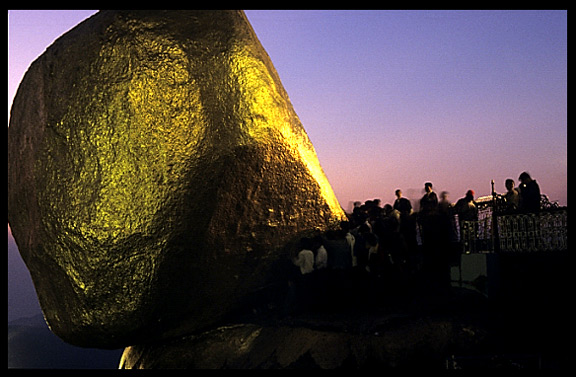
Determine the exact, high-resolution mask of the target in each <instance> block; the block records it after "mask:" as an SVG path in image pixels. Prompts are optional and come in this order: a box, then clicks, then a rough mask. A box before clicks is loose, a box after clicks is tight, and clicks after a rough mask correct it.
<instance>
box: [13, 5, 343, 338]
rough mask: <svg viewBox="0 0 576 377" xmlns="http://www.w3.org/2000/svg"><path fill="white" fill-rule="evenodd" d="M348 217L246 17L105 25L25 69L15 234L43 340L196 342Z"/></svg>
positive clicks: (93, 21)
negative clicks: (294, 252) (294, 248)
mask: <svg viewBox="0 0 576 377" xmlns="http://www.w3.org/2000/svg"><path fill="white" fill-rule="evenodd" d="M343 217H344V213H343V211H342V209H341V208H340V206H339V205H338V202H337V200H336V198H335V196H334V194H333V192H332V189H331V188H330V184H329V183H328V181H327V180H326V177H325V176H324V173H323V171H322V168H321V167H320V164H319V162H318V160H317V157H316V153H315V151H314V148H313V146H312V144H311V143H310V141H309V139H308V137H307V135H306V133H305V131H304V129H303V127H302V125H301V123H300V121H299V119H298V117H297V115H296V113H295V112H294V109H293V108H292V105H291V103H290V100H289V98H288V95H287V94H286V92H285V90H284V88H283V87H282V84H281V82H280V79H279V77H278V75H277V73H276V71H275V69H274V67H273V65H272V62H271V61H270V58H269V57H268V55H267V54H266V52H265V51H264V49H263V47H262V46H261V45H260V42H259V41H258V39H257V37H256V35H255V34H254V31H253V30H252V28H251V26H250V24H249V22H248V20H247V19H246V17H245V15H244V14H243V13H242V12H241V11H182V10H173V11H162V10H153V11H129V10H122V11H101V12H99V13H98V14H96V15H95V16H93V17H91V18H90V19H88V20H86V21H84V22H83V23H81V24H80V25H78V26H77V27H75V28H74V29H72V30H71V31H70V32H68V33H66V34H65V35H64V36H62V37H61V38H59V39H58V40H57V41H56V42H55V43H54V44H53V45H52V46H50V47H49V48H48V49H47V50H46V51H45V52H44V54H42V55H41V56H40V57H39V58H38V59H37V60H36V61H35V62H34V63H33V64H32V65H31V66H30V68H29V69H28V72H27V73H26V75H25V77H24V79H23V81H22V83H21V85H20V87H19V89H18V92H17V94H16V97H15V99H14V104H13V106H12V109H11V117H10V127H9V129H8V220H9V223H10V226H11V229H12V233H13V235H14V238H15V240H16V242H17V244H18V249H19V251H20V253H21V255H22V257H23V259H24V261H25V263H26V265H27V267H28V268H29V270H30V274H31V276H32V279H33V281H34V285H35V288H36V291H37V293H38V297H39V301H40V304H41V307H42V310H43V312H44V315H45V317H46V320H47V321H48V323H49V325H50V328H51V329H52V331H54V333H56V334H57V335H58V336H60V337H61V338H62V339H64V340H65V341H67V342H70V343H72V344H75V345H80V346H84V347H102V348H116V347H120V346H127V345H131V344H137V343H140V342H145V341H152V340H154V339H156V340H157V339H162V338H172V337H175V336H178V335H182V334H186V333H190V332H192V331H197V330H199V329H202V328H206V327H207V326H210V325H212V324H214V323H216V322H217V321H219V320H220V319H221V318H222V317H223V316H225V315H227V313H229V312H230V311H233V310H236V309H237V308H238V307H239V306H242V305H243V302H245V301H246V300H249V299H250V296H251V295H252V294H253V293H255V292H260V291H261V290H262V289H268V288H269V287H271V286H273V285H274V284H275V282H276V281H278V280H281V279H284V277H283V276H282V274H283V271H286V269H285V268H284V265H283V264H284V263H290V262H289V258H288V255H289V252H290V246H291V245H292V244H293V242H294V240H298V239H299V238H300V237H301V236H302V235H303V234H307V233H309V232H311V231H314V230H326V229H327V228H328V227H329V226H330V225H331V224H333V223H335V222H336V223H337V222H338V220H340V219H343Z"/></svg>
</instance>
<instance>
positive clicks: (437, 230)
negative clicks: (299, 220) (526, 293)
mask: <svg viewBox="0 0 576 377" xmlns="http://www.w3.org/2000/svg"><path fill="white" fill-rule="evenodd" d="M519 180H520V182H521V184H520V185H519V187H518V188H516V187H514V180H512V179H508V180H506V182H505V187H506V189H507V192H506V193H505V194H502V195H499V194H496V193H495V192H493V193H492V194H493V197H494V199H495V200H496V199H498V201H499V203H500V205H501V208H503V209H504V211H505V212H507V213H515V212H536V211H538V210H539V208H540V188H539V186H538V184H537V183H536V181H535V180H533V179H532V178H531V177H530V175H529V174H528V173H526V172H524V173H522V174H521V175H520V177H519ZM424 191H425V194H424V195H423V196H422V198H421V199H420V201H419V210H418V211H417V212H416V211H414V210H413V208H412V203H411V202H410V200H408V199H407V198H405V197H404V196H403V194H402V190H401V189H397V190H396V192H395V195H396V200H395V201H394V203H393V204H385V205H384V206H381V201H380V200H379V199H374V200H367V201H365V202H364V203H361V202H355V203H354V209H353V210H352V213H349V214H347V216H348V221H342V222H341V223H340V227H339V229H336V230H330V231H328V232H326V233H325V234H319V235H317V236H316V237H311V238H310V237H306V238H302V240H301V242H300V247H299V252H298V254H297V255H296V256H295V257H294V259H293V263H294V265H295V266H296V268H295V270H294V274H293V277H292V279H291V280H290V286H291V290H290V295H291V297H289V299H290V300H292V301H294V302H295V303H297V304H298V305H300V306H304V307H309V306H314V305H316V306H318V307H321V306H326V305H327V304H331V305H334V304H336V305H337V304H338V303H344V302H346V303H348V304H349V303H350V302H356V303H367V304H369V303H371V302H376V301H378V300H381V299H382V295H383V294H384V295H388V296H394V295H406V294H409V293H426V292H432V293H442V292H445V291H447V290H448V289H449V288H450V285H451V276H450V268H451V266H453V265H457V263H458V261H459V258H460V251H461V245H460V244H459V240H460V235H459V232H460V229H461V225H462V222H463V221H473V220H478V207H477V203H476V202H475V200H474V195H475V193H474V191H473V190H468V191H467V192H466V194H465V195H464V197H462V198H461V199H459V200H458V201H457V202H456V203H455V204H453V203H451V202H450V201H449V199H448V193H447V192H442V193H441V194H440V198H438V196H437V195H436V193H435V192H434V188H433V185H432V183H431V182H426V183H425V184H424Z"/></svg>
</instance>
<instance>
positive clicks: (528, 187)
mask: <svg viewBox="0 0 576 377" xmlns="http://www.w3.org/2000/svg"><path fill="white" fill-rule="evenodd" d="M518 179H519V180H520V182H521V184H520V185H519V186H518V188H519V190H520V210H521V211H522V212H538V211H540V186H538V183H536V180H534V179H532V178H531V177H530V174H528V173H527V172H523V173H522V174H520V177H518Z"/></svg>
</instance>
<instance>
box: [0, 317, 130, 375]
mask: <svg viewBox="0 0 576 377" xmlns="http://www.w3.org/2000/svg"><path fill="white" fill-rule="evenodd" d="M122 351H123V350H122V349H119V350H111V351H109V350H101V349H91V348H80V347H75V346H72V345H70V344H68V343H65V342H64V341H62V340H61V339H60V338H58V337H57V336H56V335H54V334H53V333H52V332H51V331H50V329H49V328H48V326H47V325H46V323H45V322H44V318H43V317H42V315H38V316H34V317H29V318H20V319H17V320H15V321H12V322H9V323H8V368H55V369H116V368H118V364H119V363H120V357H121V356H122Z"/></svg>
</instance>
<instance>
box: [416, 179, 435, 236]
mask: <svg viewBox="0 0 576 377" xmlns="http://www.w3.org/2000/svg"><path fill="white" fill-rule="evenodd" d="M424 190H425V191H426V193H425V194H424V196H423V197H422V199H420V211H419V212H418V222H419V223H420V229H421V231H422V232H421V236H422V245H423V246H432V244H433V243H434V242H435V239H436V234H435V232H436V224H435V220H436V218H435V217H436V214H437V210H438V197H437V196H436V193H435V192H434V191H433V190H432V183H431V182H426V183H425V184H424ZM426 244H428V245H426Z"/></svg>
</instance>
